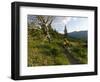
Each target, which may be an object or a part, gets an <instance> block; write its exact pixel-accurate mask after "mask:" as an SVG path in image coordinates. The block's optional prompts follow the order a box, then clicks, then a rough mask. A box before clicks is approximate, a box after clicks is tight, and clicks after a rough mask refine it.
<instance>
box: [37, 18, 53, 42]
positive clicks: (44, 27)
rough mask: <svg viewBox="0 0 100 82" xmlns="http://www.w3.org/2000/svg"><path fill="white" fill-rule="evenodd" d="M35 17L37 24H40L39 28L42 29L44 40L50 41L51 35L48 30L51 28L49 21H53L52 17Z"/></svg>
mask: <svg viewBox="0 0 100 82" xmlns="http://www.w3.org/2000/svg"><path fill="white" fill-rule="evenodd" d="M37 19H38V20H39V25H40V26H41V29H42V30H43V33H44V35H45V37H44V40H45V39H48V41H49V43H50V42H51V37H50V33H49V30H50V29H51V23H52V21H53V17H51V16H46V17H45V16H37Z"/></svg>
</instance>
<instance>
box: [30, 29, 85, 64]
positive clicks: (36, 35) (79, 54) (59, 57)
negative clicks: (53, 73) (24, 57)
mask: <svg viewBox="0 0 100 82" xmlns="http://www.w3.org/2000/svg"><path fill="white" fill-rule="evenodd" d="M52 34H54V37H53V35H52ZM52 34H51V38H52V40H51V43H49V42H48V41H47V40H45V41H44V40H43V34H42V31H37V30H36V31H31V30H28V66H51V65H70V64H72V63H71V62H70V61H69V59H68V58H67V57H66V54H67V53H66V54H65V50H64V47H63V35H60V34H57V33H53V32H52ZM68 40H69V41H70V43H72V45H71V46H70V49H71V52H72V53H73V54H74V55H73V57H74V58H76V59H78V60H79V61H80V63H82V64H86V63H87V48H86V47H83V46H82V43H84V41H80V40H79V41H78V40H77V39H76V40H75V39H73V38H68Z"/></svg>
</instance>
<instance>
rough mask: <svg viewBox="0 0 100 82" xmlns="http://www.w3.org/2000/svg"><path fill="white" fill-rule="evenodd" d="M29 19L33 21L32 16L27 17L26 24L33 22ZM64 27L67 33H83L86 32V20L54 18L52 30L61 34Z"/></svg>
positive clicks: (84, 18)
mask: <svg viewBox="0 0 100 82" xmlns="http://www.w3.org/2000/svg"><path fill="white" fill-rule="evenodd" d="M31 19H34V15H28V22H29V21H34V20H31ZM65 25H66V27H67V31H68V32H73V31H85V30H88V18H87V17H75V16H70V17H68V16H55V19H54V20H53V22H52V28H53V29H56V31H58V32H59V33H62V34H63V33H64V28H65Z"/></svg>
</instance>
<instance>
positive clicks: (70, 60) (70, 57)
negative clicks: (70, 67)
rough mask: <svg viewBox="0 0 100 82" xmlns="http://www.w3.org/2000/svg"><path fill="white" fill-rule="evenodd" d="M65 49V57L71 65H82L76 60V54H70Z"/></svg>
mask: <svg viewBox="0 0 100 82" xmlns="http://www.w3.org/2000/svg"><path fill="white" fill-rule="evenodd" d="M64 49H65V55H66V57H67V58H68V60H69V62H70V64H81V62H80V61H79V60H78V59H76V58H74V56H73V55H74V54H72V53H70V52H69V51H68V49H67V48H64Z"/></svg>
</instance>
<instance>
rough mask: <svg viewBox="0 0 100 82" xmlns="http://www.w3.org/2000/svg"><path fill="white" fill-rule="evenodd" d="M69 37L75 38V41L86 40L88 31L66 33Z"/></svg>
mask: <svg viewBox="0 0 100 82" xmlns="http://www.w3.org/2000/svg"><path fill="white" fill-rule="evenodd" d="M68 35H69V36H70V37H73V38H77V39H82V40H87V38H88V31H74V32H70V33H68Z"/></svg>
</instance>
